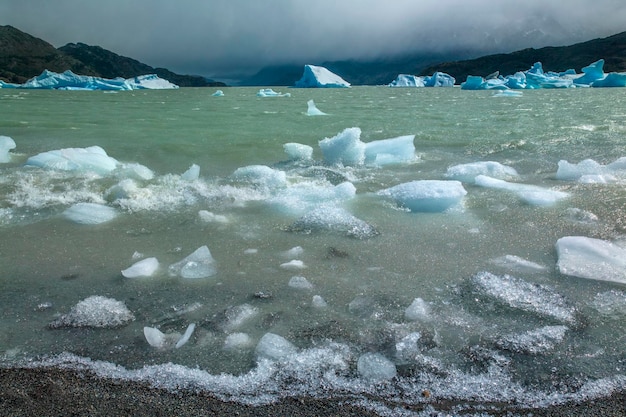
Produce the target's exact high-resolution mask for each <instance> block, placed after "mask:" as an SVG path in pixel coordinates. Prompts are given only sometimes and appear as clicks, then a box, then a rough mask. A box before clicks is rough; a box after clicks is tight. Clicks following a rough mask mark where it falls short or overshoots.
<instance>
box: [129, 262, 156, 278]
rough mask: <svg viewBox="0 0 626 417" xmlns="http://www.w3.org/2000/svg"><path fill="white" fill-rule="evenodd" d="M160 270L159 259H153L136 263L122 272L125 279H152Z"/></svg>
mask: <svg viewBox="0 0 626 417" xmlns="http://www.w3.org/2000/svg"><path fill="white" fill-rule="evenodd" d="M157 269H159V261H158V259H157V258H154V257H151V258H146V259H142V260H141V261H138V262H135V263H134V264H132V265H131V266H130V267H128V268H126V269H124V270H122V275H123V276H124V277H125V278H139V277H151V276H152V275H154V273H155V272H156V271H157Z"/></svg>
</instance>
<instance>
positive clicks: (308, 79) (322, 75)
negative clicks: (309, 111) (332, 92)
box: [295, 65, 350, 88]
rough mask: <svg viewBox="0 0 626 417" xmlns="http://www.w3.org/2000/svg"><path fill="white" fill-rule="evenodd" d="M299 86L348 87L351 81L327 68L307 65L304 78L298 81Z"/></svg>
mask: <svg viewBox="0 0 626 417" xmlns="http://www.w3.org/2000/svg"><path fill="white" fill-rule="evenodd" d="M295 87H297V88H347V87H350V83H349V82H347V81H346V80H344V79H343V78H341V77H340V76H339V75H337V74H335V73H333V72H331V71H329V70H328V69H327V68H324V67H319V66H316V65H305V66H304V72H303V74H302V78H300V79H299V80H298V81H296V84H295Z"/></svg>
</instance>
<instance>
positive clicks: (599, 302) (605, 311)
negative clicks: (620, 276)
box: [591, 290, 626, 318]
mask: <svg viewBox="0 0 626 417" xmlns="http://www.w3.org/2000/svg"><path fill="white" fill-rule="evenodd" d="M591 306H592V307H593V308H595V309H596V310H597V311H598V312H599V313H600V314H602V315H603V316H609V317H614V318H621V317H623V316H624V317H626V293H624V292H623V291H618V290H610V291H606V292H603V293H600V294H597V295H596V296H595V297H594V298H593V301H592V302H591Z"/></svg>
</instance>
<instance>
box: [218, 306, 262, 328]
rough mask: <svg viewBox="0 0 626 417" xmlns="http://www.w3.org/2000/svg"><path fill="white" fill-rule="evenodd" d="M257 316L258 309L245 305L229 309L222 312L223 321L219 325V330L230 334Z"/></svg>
mask: <svg viewBox="0 0 626 417" xmlns="http://www.w3.org/2000/svg"><path fill="white" fill-rule="evenodd" d="M258 314H259V309H258V308H256V307H254V306H252V305H250V304H247V303H245V304H241V305H238V306H234V307H229V308H227V309H226V311H224V320H223V321H222V322H221V323H220V328H221V329H222V330H224V331H225V332H226V333H231V332H232V331H234V330H237V329H239V328H240V327H241V326H243V325H244V324H245V323H246V322H247V321H249V320H250V319H252V318H253V317H256V316H257V315H258Z"/></svg>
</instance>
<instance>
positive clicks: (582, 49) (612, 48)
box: [415, 32, 626, 83]
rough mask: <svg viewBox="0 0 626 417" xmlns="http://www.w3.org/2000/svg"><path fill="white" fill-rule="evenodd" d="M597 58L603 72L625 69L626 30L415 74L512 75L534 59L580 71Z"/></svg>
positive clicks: (459, 79)
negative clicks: (563, 44) (558, 45)
mask: <svg viewBox="0 0 626 417" xmlns="http://www.w3.org/2000/svg"><path fill="white" fill-rule="evenodd" d="M599 59H604V61H605V62H604V71H605V72H625V71H626V32H622V33H618V34H617V35H613V36H609V37H607V38H600V39H594V40H591V41H587V42H582V43H577V44H574V45H570V46H561V47H545V48H539V49H534V48H527V49H523V50H521V51H516V52H512V53H510V54H495V55H487V56H483V57H481V58H477V59H471V60H466V61H455V62H444V63H440V64H436V65H430V66H428V67H426V68H424V69H422V70H421V71H420V72H419V73H418V74H415V75H431V74H432V73H433V72H435V71H442V72H445V73H447V74H450V75H452V76H453V77H454V78H456V80H457V83H461V82H463V81H465V80H466V79H467V76H468V75H480V76H483V77H485V76H487V75H489V74H492V73H494V72H496V71H499V72H500V74H502V75H512V74H514V73H515V72H517V71H525V70H527V69H529V68H530V67H532V65H533V64H534V63H535V62H541V63H542V64H543V68H544V69H545V70H546V71H556V72H561V71H566V70H568V69H574V70H576V72H580V70H581V68H583V67H585V66H587V65H589V64H591V63H593V62H595V61H597V60H599Z"/></svg>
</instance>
